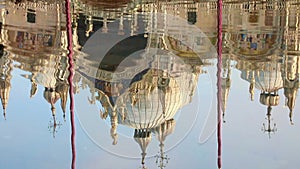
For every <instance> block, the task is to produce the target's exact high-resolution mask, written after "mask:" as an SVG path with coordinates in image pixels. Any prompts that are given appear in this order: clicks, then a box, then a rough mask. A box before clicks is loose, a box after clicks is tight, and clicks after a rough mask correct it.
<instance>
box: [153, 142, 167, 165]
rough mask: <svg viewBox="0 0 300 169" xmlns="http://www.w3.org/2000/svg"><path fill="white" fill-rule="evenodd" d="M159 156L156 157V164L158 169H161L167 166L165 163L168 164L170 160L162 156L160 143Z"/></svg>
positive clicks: (161, 144)
mask: <svg viewBox="0 0 300 169" xmlns="http://www.w3.org/2000/svg"><path fill="white" fill-rule="evenodd" d="M159 146H160V155H156V156H155V157H156V164H158V167H159V168H160V169H163V168H165V167H166V166H167V163H168V162H169V160H170V158H168V156H167V155H164V150H163V148H164V144H163V143H160V145H159Z"/></svg>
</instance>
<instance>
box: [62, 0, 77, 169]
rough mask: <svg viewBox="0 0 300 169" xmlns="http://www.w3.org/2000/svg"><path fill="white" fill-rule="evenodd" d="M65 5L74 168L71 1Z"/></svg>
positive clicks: (72, 166)
mask: <svg viewBox="0 0 300 169" xmlns="http://www.w3.org/2000/svg"><path fill="white" fill-rule="evenodd" d="M65 5H66V14H67V16H66V19H67V24H66V27H67V38H68V47H67V49H68V52H69V53H68V63H69V69H68V70H69V72H70V74H69V77H68V82H69V95H70V121H71V147H72V163H71V168H72V169H75V168H76V144H75V142H76V141H75V139H76V137H75V134H76V129H75V125H76V124H75V112H74V102H75V101H74V89H73V77H74V61H73V53H74V52H73V45H72V44H73V39H72V37H73V35H72V21H71V2H70V0H66V1H65Z"/></svg>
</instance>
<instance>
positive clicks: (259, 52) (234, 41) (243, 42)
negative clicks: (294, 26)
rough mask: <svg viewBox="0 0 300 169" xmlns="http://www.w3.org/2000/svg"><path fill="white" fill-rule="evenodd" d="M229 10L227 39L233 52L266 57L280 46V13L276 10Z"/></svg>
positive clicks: (238, 54)
mask: <svg viewBox="0 0 300 169" xmlns="http://www.w3.org/2000/svg"><path fill="white" fill-rule="evenodd" d="M228 12H229V13H228V14H227V15H225V16H226V21H225V23H226V24H225V25H224V27H225V29H226V31H225V34H226V39H225V40H226V43H227V45H228V47H229V48H230V50H231V52H232V53H234V54H235V55H237V56H240V57H250V58H251V57H266V56H270V55H272V54H273V53H274V52H275V49H277V48H278V47H280V45H279V39H280V33H281V32H280V27H278V25H280V15H279V14H278V13H277V12H276V11H274V10H273V9H264V10H258V9H257V10H252V11H247V10H244V9H237V10H229V11H228ZM236 16H241V17H236Z"/></svg>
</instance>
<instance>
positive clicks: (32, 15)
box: [27, 9, 36, 23]
mask: <svg viewBox="0 0 300 169" xmlns="http://www.w3.org/2000/svg"><path fill="white" fill-rule="evenodd" d="M35 16H36V14H35V10H32V9H28V10H27V22H29V23H35Z"/></svg>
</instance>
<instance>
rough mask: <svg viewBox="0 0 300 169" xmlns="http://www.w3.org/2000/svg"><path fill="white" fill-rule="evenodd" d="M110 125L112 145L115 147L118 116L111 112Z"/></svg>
mask: <svg viewBox="0 0 300 169" xmlns="http://www.w3.org/2000/svg"><path fill="white" fill-rule="evenodd" d="M110 123H111V129H110V135H111V137H112V139H113V145H116V144H117V142H118V133H117V127H118V114H117V113H116V112H115V111H113V112H112V116H111V117H110Z"/></svg>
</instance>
